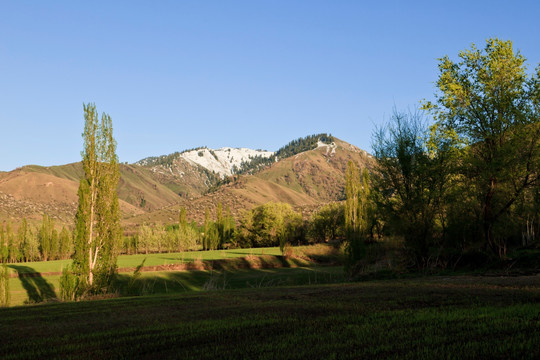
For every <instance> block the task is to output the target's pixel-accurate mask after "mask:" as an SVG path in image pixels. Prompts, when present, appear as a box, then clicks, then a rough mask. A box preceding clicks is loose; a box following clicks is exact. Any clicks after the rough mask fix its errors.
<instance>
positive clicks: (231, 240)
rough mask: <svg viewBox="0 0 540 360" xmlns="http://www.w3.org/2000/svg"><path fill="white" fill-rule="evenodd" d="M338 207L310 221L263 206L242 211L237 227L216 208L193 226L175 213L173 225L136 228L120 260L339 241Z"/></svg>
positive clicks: (284, 208) (280, 207)
mask: <svg viewBox="0 0 540 360" xmlns="http://www.w3.org/2000/svg"><path fill="white" fill-rule="evenodd" d="M344 225H345V217H344V205H343V204H341V203H332V204H328V205H325V206H323V207H322V208H321V209H319V211H317V212H315V213H314V214H313V215H312V216H311V218H310V219H308V220H303V218H302V215H301V214H300V213H299V212H297V211H295V210H294V209H293V208H292V207H291V206H290V205H289V204H286V203H267V204H263V205H260V206H257V207H255V208H253V209H252V210H250V211H246V212H245V213H244V214H243V216H242V217H241V218H240V220H239V221H238V222H236V221H235V220H234V218H233V217H232V216H231V214H230V210H229V208H228V207H227V208H226V209H225V210H223V206H222V205H221V204H218V206H217V209H216V212H215V213H214V214H211V213H210V211H209V210H206V212H205V221H204V223H203V224H201V225H198V224H197V223H195V222H191V223H189V222H188V221H187V220H186V211H185V209H183V208H182V209H181V211H180V217H179V221H178V223H176V224H168V225H160V224H155V225H142V226H141V227H140V228H139V230H138V232H137V234H136V235H134V236H130V237H125V238H124V244H123V250H122V252H124V253H126V254H136V253H139V254H140V253H154V252H156V253H157V252H178V251H189V250H216V249H226V248H247V247H266V246H280V247H282V248H283V247H284V246H285V245H286V244H290V245H301V244H307V243H316V242H326V241H329V240H332V239H343V238H344V236H345V227H344Z"/></svg>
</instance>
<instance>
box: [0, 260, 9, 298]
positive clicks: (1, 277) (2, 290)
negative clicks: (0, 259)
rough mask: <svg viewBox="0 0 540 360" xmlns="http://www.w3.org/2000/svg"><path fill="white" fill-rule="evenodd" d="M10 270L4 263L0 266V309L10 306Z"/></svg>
mask: <svg viewBox="0 0 540 360" xmlns="http://www.w3.org/2000/svg"><path fill="white" fill-rule="evenodd" d="M9 298H10V292H9V268H8V267H7V264H6V263H5V262H4V263H2V265H0V307H7V306H9Z"/></svg>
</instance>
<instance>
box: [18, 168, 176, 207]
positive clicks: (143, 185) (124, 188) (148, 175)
mask: <svg viewBox="0 0 540 360" xmlns="http://www.w3.org/2000/svg"><path fill="white" fill-rule="evenodd" d="M21 170H22V171H24V172H27V173H34V174H36V176H39V175H37V174H48V175H53V176H55V177H57V178H60V179H66V180H72V181H73V182H76V183H77V186H76V187H75V192H72V194H73V195H76V194H77V189H78V183H79V179H80V178H81V177H82V176H83V170H82V164H81V163H80V162H78V163H72V164H67V165H60V166H48V167H43V166H36V165H30V166H25V167H23V168H22V169H21ZM16 171H17V170H15V171H14V172H16ZM118 197H119V199H120V200H124V201H125V202H127V203H129V204H131V205H133V206H134V207H136V208H140V210H142V211H151V210H155V209H159V208H162V207H164V206H167V205H171V204H174V203H177V202H178V200H179V197H178V195H177V194H176V193H174V192H173V191H172V190H170V189H169V188H168V187H166V186H164V185H163V184H161V183H160V182H159V181H156V180H155V179H154V177H153V174H152V172H151V171H149V170H147V169H145V168H143V167H141V166H138V165H124V164H120V181H119V184H118ZM136 212H141V211H139V210H138V211H136ZM129 213H133V211H129Z"/></svg>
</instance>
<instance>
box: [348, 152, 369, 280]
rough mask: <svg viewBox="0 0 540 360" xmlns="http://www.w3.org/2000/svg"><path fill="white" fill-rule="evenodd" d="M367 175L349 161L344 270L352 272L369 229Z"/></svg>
mask: <svg viewBox="0 0 540 360" xmlns="http://www.w3.org/2000/svg"><path fill="white" fill-rule="evenodd" d="M369 193H370V186H369V173H368V171H367V169H363V171H362V173H360V170H359V169H358V167H357V166H356V165H355V163H354V162H352V161H349V163H348V164H347V170H346V173H345V194H346V197H347V199H346V201H345V235H346V238H347V255H348V262H347V264H346V269H347V270H348V271H349V272H351V273H352V272H354V271H355V269H354V265H355V264H356V263H357V262H358V261H359V260H360V259H361V258H362V256H363V255H364V243H365V239H366V237H367V233H368V230H369V229H368V228H369V226H370V225H369V222H370V221H369V217H370V211H371V209H370V208H371V205H370V200H369Z"/></svg>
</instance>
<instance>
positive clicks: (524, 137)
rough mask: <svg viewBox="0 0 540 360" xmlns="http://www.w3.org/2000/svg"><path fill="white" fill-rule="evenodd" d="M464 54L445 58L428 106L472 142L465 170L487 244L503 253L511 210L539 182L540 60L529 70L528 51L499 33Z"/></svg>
mask: <svg viewBox="0 0 540 360" xmlns="http://www.w3.org/2000/svg"><path fill="white" fill-rule="evenodd" d="M459 58H460V60H459V61H458V62H454V61H452V60H451V59H450V58H449V57H448V56H445V57H443V58H441V59H440V60H439V72H440V74H439V79H438V81H437V89H438V93H437V94H436V101H435V103H431V102H426V103H425V108H426V109H428V110H430V111H431V112H432V114H434V116H435V118H436V120H437V123H438V124H439V125H440V126H441V127H443V128H445V129H448V130H450V131H453V132H455V133H456V134H457V136H458V138H459V139H460V141H461V144H462V146H464V147H465V146H466V147H467V151H466V152H465V154H464V156H463V157H462V159H461V161H462V164H463V167H462V169H461V174H463V175H464V178H465V179H466V180H467V182H468V187H469V188H471V189H472V191H473V193H474V196H475V197H476V203H477V205H476V206H477V209H478V211H479V213H480V222H481V224H480V226H479V228H480V232H481V234H482V235H483V238H484V244H485V246H486V247H487V248H489V249H491V251H492V252H494V253H498V254H502V253H503V252H504V249H505V238H506V236H505V234H504V229H505V226H506V225H505V224H506V222H507V221H508V220H509V214H510V213H511V212H512V210H513V207H514V206H515V205H516V203H517V202H519V200H520V199H521V198H522V197H523V194H524V193H525V192H527V190H528V189H530V188H532V187H537V186H538V170H539V169H538V167H539V160H538V159H539V153H540V147H539V142H540V66H539V67H537V68H536V70H535V71H534V72H533V73H532V74H531V75H528V74H527V67H526V65H525V58H524V57H523V56H522V55H521V54H520V53H519V52H514V49H513V47H512V42H511V41H502V40H499V39H489V40H487V42H486V46H485V48H484V49H483V50H480V49H478V48H476V46H474V45H472V46H471V48H470V49H468V50H464V51H461V52H460V53H459Z"/></svg>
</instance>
